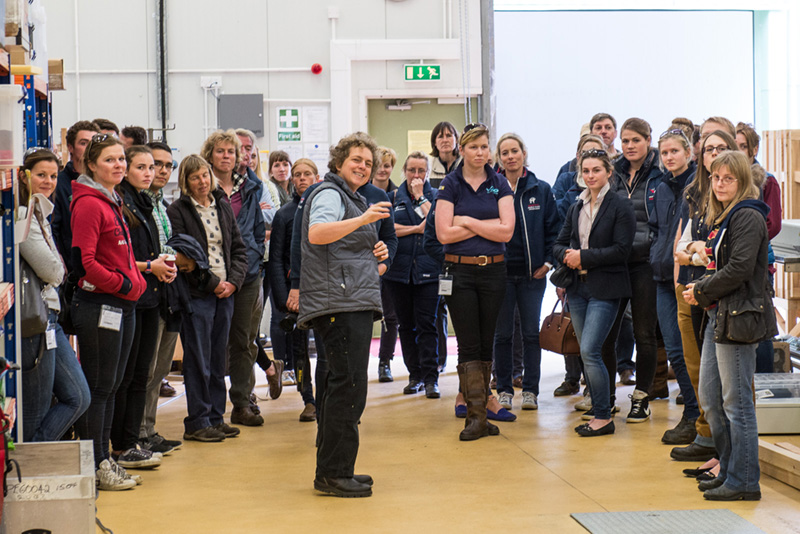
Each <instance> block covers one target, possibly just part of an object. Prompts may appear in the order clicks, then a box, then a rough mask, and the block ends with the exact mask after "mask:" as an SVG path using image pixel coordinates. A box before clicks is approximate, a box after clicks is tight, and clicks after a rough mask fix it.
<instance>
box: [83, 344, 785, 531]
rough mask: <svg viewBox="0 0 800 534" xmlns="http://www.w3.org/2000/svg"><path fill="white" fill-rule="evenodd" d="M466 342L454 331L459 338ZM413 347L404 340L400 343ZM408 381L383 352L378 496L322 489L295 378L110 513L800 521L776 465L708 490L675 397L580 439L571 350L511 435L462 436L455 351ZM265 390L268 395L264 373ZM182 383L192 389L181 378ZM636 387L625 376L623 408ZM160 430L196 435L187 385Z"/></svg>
mask: <svg viewBox="0 0 800 534" xmlns="http://www.w3.org/2000/svg"><path fill="white" fill-rule="evenodd" d="M452 341H454V340H452ZM398 355H399V347H398ZM393 370H394V372H395V377H396V380H395V382H393V383H378V380H377V358H371V361H370V377H371V380H370V384H369V400H368V403H367V409H366V412H365V413H364V416H363V419H362V425H361V449H360V452H359V456H358V463H357V465H356V468H357V469H356V471H357V472H359V473H369V474H370V475H372V476H373V477H374V479H375V486H374V495H373V496H372V497H370V498H366V499H339V498H335V497H328V496H322V495H319V494H317V493H316V492H315V491H314V490H313V488H312V480H313V478H314V462H315V449H314V436H315V424H314V423H300V422H298V415H299V413H300V411H301V410H302V408H303V406H302V403H301V400H300V396H299V394H298V393H297V391H296V390H295V389H294V388H287V389H285V390H284V393H283V395H282V396H281V397H280V398H279V399H278V400H274V401H273V400H262V401H260V406H261V408H262V413H263V415H264V416H265V419H266V423H265V425H264V426H263V427H258V428H246V427H242V433H241V435H240V437H238V438H235V439H229V440H226V441H225V442H223V443H208V444H204V443H203V444H201V443H196V442H189V443H185V444H184V445H183V447H182V448H181V449H180V450H178V451H175V452H174V453H173V454H172V455H170V456H168V457H166V458H165V459H164V462H163V464H162V466H161V467H160V468H158V469H156V470H153V471H149V472H148V471H140V472H139V473H141V474H142V475H143V477H144V484H143V485H142V486H139V487H137V488H135V489H133V490H130V491H125V492H119V493H114V492H103V493H102V494H101V495H100V498H99V500H98V502H97V508H98V512H97V513H98V517H99V518H100V519H101V520H102V521H103V522H104V523H105V525H106V526H107V527H109V528H110V529H112V530H113V531H114V533H115V534H127V533H151V532H153V533H156V532H169V533H184V532H186V533H189V532H192V533H195V532H196V533H205V532H215V533H217V532H225V533H228V532H236V533H239V532H243V533H258V532H292V533H300V532H314V533H317V532H413V531H424V532H440V533H444V532H448V533H449V532H479V531H488V530H493V531H500V530H502V531H511V530H512V529H524V532H537V533H538V532H542V533H550V532H553V533H571V532H574V533H579V532H585V531H584V529H583V528H582V527H581V526H580V525H579V524H578V523H577V522H575V521H574V520H573V519H572V518H571V517H570V514H571V513H575V512H607V511H635V510H682V509H704V508H728V509H730V510H732V511H734V512H735V513H737V514H739V515H740V516H742V517H743V518H745V519H747V520H749V521H751V522H752V523H754V524H755V525H756V526H758V527H759V528H761V529H763V530H764V531H765V532H769V533H784V532H800V491H798V490H795V489H793V488H791V487H790V486H787V485H785V484H783V483H781V482H778V481H777V480H774V479H771V478H769V477H763V478H762V493H763V499H762V500H761V501H760V502H747V503H743V502H738V503H712V502H708V501H704V500H703V498H702V494H701V493H700V492H699V491H698V490H697V489H696V484H695V482H694V480H693V479H689V478H684V477H683V476H682V474H681V469H683V468H685V467H696V465H695V464H686V463H678V462H674V461H671V460H670V459H669V450H670V447H668V446H666V445H662V444H661V443H660V437H661V434H662V433H663V432H664V430H666V429H667V428H669V427H671V426H673V425H674V424H675V423H677V421H678V420H679V419H680V414H681V408H680V407H679V406H677V405H676V404H675V402H674V397H675V395H676V390H677V385H676V384H675V382H674V381H673V382H670V388H671V389H672V399H670V400H669V401H667V400H659V401H656V402H654V403H652V405H651V406H652V411H653V417H652V419H651V420H650V421H647V422H645V423H642V424H626V423H625V422H624V417H619V416H618V417H617V433H616V434H615V435H613V436H604V437H597V438H580V437H578V436H577V435H576V434H575V433H574V432H573V430H572V428H573V427H574V426H576V425H577V424H579V421H580V417H579V415H580V414H579V412H576V411H574V410H573V404H574V403H575V402H577V401H578V400H579V397H578V396H573V397H553V394H552V391H553V389H554V388H555V387H556V386H557V385H558V384H559V383H560V382H561V379H562V377H563V360H562V359H561V358H560V357H559V356H556V355H553V354H550V353H544V355H543V362H542V381H541V389H542V394H541V395H540V399H539V401H540V408H539V410H538V411H522V410H519V408H518V407H519V403H520V402H521V399H520V395H519V394H518V395H517V397H516V398H515V401H516V402H515V410H514V412H515V413H516V414H517V415H518V418H517V420H516V421H515V422H512V423H499V426H500V431H501V433H500V435H499V436H497V437H487V438H483V439H480V440H478V441H475V442H466V443H465V442H460V441H458V433H459V431H460V430H461V428H463V424H464V423H463V420H462V419H456V418H455V417H454V415H453V401H454V398H455V394H456V390H457V384H458V377H457V375H456V373H455V356H452V357H451V361H450V363H449V365H448V369H447V372H446V373H445V374H444V375H443V376H442V377H441V380H440V385H441V389H442V398H441V399H438V400H430V399H426V398H425V397H424V395H421V394H419V395H415V396H410V395H403V394H402V388H403V386H404V385H405V384H406V380H407V374H406V373H405V370H404V367H403V364H402V360H401V359H400V358H399V357H397V358H396V359H395V361H394V364H393ZM257 376H258V385H257V387H256V392H257V394H258V395H259V397H261V398H262V399H263V398H264V397H266V396H267V386H266V379H265V376H264V374H263V373H262V372H260V371H259V372H258V375H257ZM173 384H174V385H176V387H177V388H178V390H179V393H182V391H183V390H182V386H181V385H180V381H179V380H173ZM632 390H633V387H632V386H628V387H619V388H618V389H617V398H619V399H625V402H620V404H621V407H622V414H623V415H624V414H626V413H627V410H628V408H629V403H628V401H627V395H628V394H629V393H631V392H632ZM161 400H162V406H161V407H160V408H159V413H158V425H157V427H158V429H159V431H160V432H161V433H162V435H164V436H167V437H169V438H179V437H180V436H181V435H182V433H183V432H182V419H183V416H184V415H185V400H184V397H183V396H182V395H181V396H178V397H175V398H173V399H161Z"/></svg>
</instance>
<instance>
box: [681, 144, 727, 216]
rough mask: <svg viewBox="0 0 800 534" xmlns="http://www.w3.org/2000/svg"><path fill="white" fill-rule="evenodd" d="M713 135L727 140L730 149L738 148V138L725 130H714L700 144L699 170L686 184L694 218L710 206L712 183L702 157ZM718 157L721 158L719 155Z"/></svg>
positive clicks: (690, 209) (702, 213) (703, 213)
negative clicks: (709, 196)
mask: <svg viewBox="0 0 800 534" xmlns="http://www.w3.org/2000/svg"><path fill="white" fill-rule="evenodd" d="M712 135H716V136H717V137H719V138H720V139H722V140H723V141H725V144H726V145H728V150H737V147H736V140H735V139H734V138H733V137H731V134H729V133H728V132H726V131H725V130H714V131H713V132H711V133H710V134H708V135H707V136H705V137H704V138H703V142H702V143H701V144H700V153H699V154H698V155H697V159H698V161H697V172H696V173H695V175H694V180H692V183H690V184H689V185H688V186H686V189H685V191H686V194H685V197H686V200H687V201H688V202H689V213H690V214H691V217H692V218H698V219H702V218H703V217H704V216H705V213H706V208H707V207H708V195H709V193H710V192H711V185H710V181H709V179H710V178H709V172H708V171H707V170H706V166H705V165H704V163H703V160H702V158H703V155H704V154H705V150H706V143H707V142H708V139H709V137H711V136H712ZM720 155H722V154H720ZM717 159H719V156H718V157H717Z"/></svg>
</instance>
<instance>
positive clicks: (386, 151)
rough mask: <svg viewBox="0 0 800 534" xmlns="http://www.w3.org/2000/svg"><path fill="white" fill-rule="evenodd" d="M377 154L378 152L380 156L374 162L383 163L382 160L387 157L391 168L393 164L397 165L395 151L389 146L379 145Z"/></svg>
mask: <svg viewBox="0 0 800 534" xmlns="http://www.w3.org/2000/svg"><path fill="white" fill-rule="evenodd" d="M378 154H380V157H379V159H378V161H376V162H375V163H376V164H380V165H383V162H384V161H386V160H387V159H388V160H389V161H391V162H392V168H394V166H395V165H397V152H395V151H394V150H392V149H391V148H389V147H386V146H379V147H378Z"/></svg>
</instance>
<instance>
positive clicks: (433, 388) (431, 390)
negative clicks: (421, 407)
mask: <svg viewBox="0 0 800 534" xmlns="http://www.w3.org/2000/svg"><path fill="white" fill-rule="evenodd" d="M425 396H426V397H428V398H429V399H438V398H439V397H441V396H442V394H441V393H440V392H439V385H438V384H436V383H435V382H431V383H430V384H425Z"/></svg>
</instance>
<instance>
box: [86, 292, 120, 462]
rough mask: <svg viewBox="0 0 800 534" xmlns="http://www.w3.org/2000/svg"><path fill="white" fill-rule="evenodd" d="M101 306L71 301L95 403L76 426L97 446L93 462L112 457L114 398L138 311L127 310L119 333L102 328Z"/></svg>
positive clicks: (93, 402) (87, 380)
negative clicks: (110, 447) (109, 449)
mask: <svg viewBox="0 0 800 534" xmlns="http://www.w3.org/2000/svg"><path fill="white" fill-rule="evenodd" d="M101 311H102V305H101V304H98V303H96V302H89V301H87V300H83V299H82V298H81V297H80V292H78V294H77V295H75V297H74V298H73V299H72V310H71V312H72V322H73V325H74V326H75V330H76V331H77V333H78V346H79V347H80V355H81V368H82V369H83V374H84V375H85V376H86V382H87V384H89V391H90V392H91V395H92V401H91V403H90V404H89V409H88V410H86V412H85V413H84V414H83V415H82V416H81V417H80V418H79V419H78V421H77V422H76V423H75V428H76V430H77V431H78V435H79V436H80V438H81V439H90V440H92V442H93V444H94V463H95V466H99V465H100V462H102V461H103V460H107V459H108V458H109V454H108V442H109V441H110V440H111V421H112V420H113V418H114V396H115V394H116V393H117V388H118V387H119V385H120V384H121V383H122V378H123V376H124V375H125V365H126V364H127V360H128V354H129V353H130V350H131V343H132V342H133V333H134V330H135V328H136V310H135V309H134V308H130V309H127V308H125V309H124V310H123V312H122V324H121V325H120V329H119V331H115V330H110V329H108V328H100V327H99V324H100V313H101Z"/></svg>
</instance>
